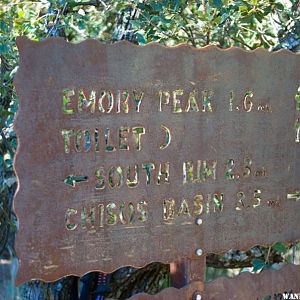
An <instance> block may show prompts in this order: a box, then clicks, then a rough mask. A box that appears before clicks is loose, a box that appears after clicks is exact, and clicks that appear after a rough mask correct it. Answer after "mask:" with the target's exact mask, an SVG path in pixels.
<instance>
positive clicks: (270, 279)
mask: <svg viewBox="0 0 300 300" xmlns="http://www.w3.org/2000/svg"><path fill="white" fill-rule="evenodd" d="M299 288H300V267H299V266H294V265H289V266H285V267H283V268H282V269H280V270H268V271H263V272H261V273H260V274H250V273H243V274H241V275H239V276H237V277H235V278H225V277H223V278H219V279H216V280H215V281H213V282H210V283H206V284H205V288H204V290H205V291H203V289H202V288H201V286H200V288H199V287H198V286H197V283H192V284H190V285H188V286H186V287H184V288H182V289H175V288H167V289H165V290H163V291H162V292H160V293H159V294H157V295H154V296H151V295H146V294H137V295H134V296H132V297H131V298H130V300H152V299H157V300H164V299H166V300H169V299H172V300H173V299H180V300H194V299H196V298H193V295H195V292H196V291H199V294H200V295H201V298H199V299H201V300H224V299H226V300H241V299H243V300H263V299H270V300H273V299H274V300H275V299H285V298H283V297H282V296H281V297H280V294H283V293H286V292H287V293H299ZM264 297H271V298H264ZM292 297H293V296H292ZM292 297H291V298H286V299H296V298H292Z"/></svg>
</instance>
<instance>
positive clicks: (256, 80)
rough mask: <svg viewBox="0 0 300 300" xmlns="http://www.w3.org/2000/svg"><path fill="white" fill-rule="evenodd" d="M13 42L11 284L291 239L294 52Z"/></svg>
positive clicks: (295, 171) (299, 63)
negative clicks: (14, 260)
mask: <svg viewBox="0 0 300 300" xmlns="http://www.w3.org/2000/svg"><path fill="white" fill-rule="evenodd" d="M18 48H19V51H20V57H21V62H20V69H19V71H18V74H17V77H16V88H17V92H18V95H19V97H20V109H19V113H18V116H17V120H16V131H17V135H18V138H19V148H18V153H17V155H16V160H15V169H16V172H17V177H18V182H19V187H18V191H17V193H16V196H15V201H14V203H15V204H14V205H15V211H16V213H17V216H18V218H19V224H20V229H19V233H18V237H17V242H16V251H17V254H18V256H19V258H20V269H19V272H18V283H21V282H24V281H26V280H29V279H33V278H41V279H43V280H47V281H51V280H56V279H57V278H59V277H62V276H65V275H69V274H76V275H82V274H84V273H86V272H89V271H91V270H102V271H104V272H110V271H112V270H114V269H116V268H119V267H120V266H125V265H134V266H136V267H137V266H138V267H141V266H143V265H145V264H147V263H150V262H152V261H161V262H165V263H167V262H171V261H174V260H176V259H177V258H180V257H182V258H183V257H189V258H197V255H196V249H201V250H202V251H203V253H204V254H205V253H208V252H220V251H225V250H228V249H230V248H233V249H246V248H248V247H251V246H253V245H255V244H264V245H267V244H271V243H273V242H275V241H284V240H286V241H287V240H295V239H298V238H299V237H300V236H299V232H300V230H299V229H300V224H299V221H298V220H299V214H300V201H297V200H299V195H298V194H299V189H300V186H299V176H300V158H299V152H300V144H299V142H298V139H299V130H298V129H297V128H300V127H297V126H298V125H297V124H298V122H300V121H299V119H298V118H299V111H297V110H296V102H295V94H296V92H297V89H298V86H299V82H300V76H299V67H300V59H299V58H300V56H299V55H295V54H291V53H289V52H287V51H281V52H279V53H274V54H270V53H268V52H267V51H264V50H257V51H254V52H245V51H242V50H240V49H235V48H233V49H230V50H226V51H224V50H220V49H218V48H215V47H207V48H204V49H200V50H195V49H193V48H191V47H188V46H179V47H176V48H170V49H169V48H165V47H162V46H159V45H155V44H150V45H148V46H145V47H137V46H134V45H131V44H128V43H118V44H114V45H103V44H100V43H99V42H97V41H92V40H88V41H86V42H83V43H80V44H77V45H74V44H70V43H67V42H65V41H63V40H62V39H49V40H45V41H42V42H39V43H37V42H32V41H29V40H27V39H25V38H20V39H18ZM73 94H74V95H73ZM84 95H85V96H86V97H87V100H86V101H83V102H82V99H83V98H84ZM111 95H114V101H112V96H111ZM63 96H64V100H63ZM127 96H128V99H127ZM89 97H90V98H89ZM94 97H95V98H94ZM78 99H81V100H80V101H79V100H78ZM89 99H91V103H93V101H92V100H93V99H96V100H95V102H96V103H95V105H94V106H93V104H91V105H90V106H88V107H85V106H84V105H87V104H88V103H89V102H88V101H89ZM141 99H142V100H141ZM78 103H79V104H78ZM82 103H83V104H84V105H82ZM82 130H84V131H82ZM86 132H88V133H86ZM84 139H85V143H83V142H82V140H84ZM76 140H77V142H76ZM128 147H129V150H128V149H127V148H128ZM111 150H114V151H111ZM189 161H193V163H194V174H193V178H191V174H192V169H191V163H189ZM197 164H198V165H197ZM135 165H137V167H135ZM119 166H121V167H119ZM167 166H169V176H165V175H164V173H166V170H167ZM154 168H155V169H154ZM136 169H138V170H139V171H138V173H137V174H138V176H135V175H136V174H135V170H136ZM127 173H129V174H127ZM166 181H169V182H166ZM118 185H120V186H119V187H118ZM221 194H222V195H223V198H222V197H221ZM222 200H223V201H222ZM93 214H94V215H93ZM199 216H200V217H201V221H202V223H201V221H199V224H198V225H197V224H196V222H195V219H196V218H197V217H199ZM200 252H201V251H200ZM200 252H198V253H200Z"/></svg>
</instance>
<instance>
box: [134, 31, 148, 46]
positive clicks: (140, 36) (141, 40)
mask: <svg viewBox="0 0 300 300" xmlns="http://www.w3.org/2000/svg"><path fill="white" fill-rule="evenodd" d="M136 37H137V40H138V43H139V44H140V45H144V44H146V43H147V42H146V39H145V37H144V35H143V34H141V33H140V32H137V33H136Z"/></svg>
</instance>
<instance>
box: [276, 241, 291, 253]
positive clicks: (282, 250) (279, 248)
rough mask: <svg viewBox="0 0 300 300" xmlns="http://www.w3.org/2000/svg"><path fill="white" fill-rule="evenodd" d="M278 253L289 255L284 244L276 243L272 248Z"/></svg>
mask: <svg viewBox="0 0 300 300" xmlns="http://www.w3.org/2000/svg"><path fill="white" fill-rule="evenodd" d="M272 248H273V249H274V250H275V251H276V252H279V253H283V254H284V253H287V252H288V250H289V249H288V248H287V247H286V246H285V245H284V244H283V243H276V244H274V245H273V247H272Z"/></svg>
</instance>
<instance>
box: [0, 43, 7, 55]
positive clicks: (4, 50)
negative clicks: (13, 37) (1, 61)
mask: <svg viewBox="0 0 300 300" xmlns="http://www.w3.org/2000/svg"><path fill="white" fill-rule="evenodd" d="M8 51H9V48H8V46H7V45H5V44H1V45H0V53H7V52H8Z"/></svg>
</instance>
